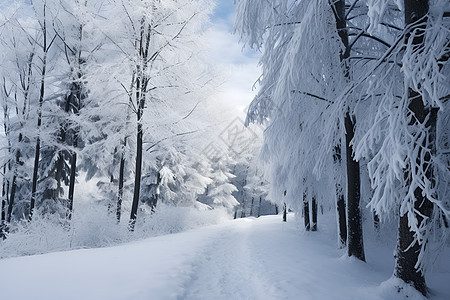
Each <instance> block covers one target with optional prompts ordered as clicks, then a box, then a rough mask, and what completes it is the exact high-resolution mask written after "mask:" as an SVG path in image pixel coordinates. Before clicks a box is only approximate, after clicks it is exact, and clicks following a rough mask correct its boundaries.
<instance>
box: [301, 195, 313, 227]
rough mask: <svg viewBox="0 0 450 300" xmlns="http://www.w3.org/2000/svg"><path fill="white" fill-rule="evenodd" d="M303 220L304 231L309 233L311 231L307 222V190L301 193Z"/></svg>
mask: <svg viewBox="0 0 450 300" xmlns="http://www.w3.org/2000/svg"><path fill="white" fill-rule="evenodd" d="M303 219H304V221H305V230H306V231H309V230H310V229H311V223H310V221H309V201H308V190H306V189H305V191H304V192H303Z"/></svg>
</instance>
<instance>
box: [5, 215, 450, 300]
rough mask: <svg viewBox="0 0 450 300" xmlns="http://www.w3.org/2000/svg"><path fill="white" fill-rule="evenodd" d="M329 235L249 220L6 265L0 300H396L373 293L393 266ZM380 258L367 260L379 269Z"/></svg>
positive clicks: (439, 287)
mask: <svg viewBox="0 0 450 300" xmlns="http://www.w3.org/2000/svg"><path fill="white" fill-rule="evenodd" d="M330 223H332V221H330ZM332 225H333V224H329V226H327V224H326V222H325V224H323V223H322V224H321V227H320V231H319V232H317V233H303V232H301V231H300V230H299V229H297V228H296V226H295V223H294V222H293V221H292V220H291V221H290V222H288V223H282V222H281V220H280V217H279V216H270V217H263V218H259V219H254V218H249V219H241V220H236V221H231V222H227V223H225V224H222V225H216V226H211V227H206V228H202V229H197V230H191V231H188V232H184V233H179V234H173V235H167V236H161V237H156V238H150V239H147V240H144V241H140V242H134V243H130V244H126V245H121V246H117V247H111V248H103V249H90V250H77V251H69V252H59V253H50V254H46V255H38V256H31V257H20V258H11V259H4V260H0V299H2V300H4V299H8V300H9V299H11V300H12V299H14V300H16V299H19V300H20V299H35V300H41V299H42V300H53V299H54V300H70V299H77V300H80V299H83V300H86V299H93V300H94V299H95V300H103V299H104V300H113V299H117V300H119V299H120V300H122V299H123V300H125V299H130V300H131V299H133V300H140V299H142V300H144V299H145V300H149V299H156V300H158V299H162V300H165V299H168V300H169V299H198V300H200V299H205V300H206V299H208V300H210V299H213V300H218V299H224V300H225V299H226V300H230V299H269V300H270V299H277V300H278V299H294V300H297V299H298V300H300V299H305V300H315V299H317V300H319V299H320V300H327V299H330V300H331V299H333V300H339V299H342V300H344V299H345V300H350V299H355V300H356V299H358V300H360V299H365V300H379V299H389V300H390V299H392V300H394V299H399V296H398V294H396V293H393V289H392V288H390V286H389V285H385V286H384V287H383V286H382V287H380V283H382V282H383V281H385V280H386V279H388V278H389V277H390V274H391V272H392V270H391V268H392V265H390V262H388V263H386V264H385V265H380V264H378V263H377V261H372V262H371V261H370V260H369V262H368V263H367V264H364V263H361V262H358V261H355V260H352V259H348V258H346V257H345V255H344V256H343V255H342V254H343V253H342V251H340V250H337V249H336V248H335V241H334V233H333V226H332ZM369 248H370V247H369ZM386 251H388V252H389V251H390V253H392V251H391V250H388V249H387V250H386ZM378 252H379V249H378V250H377V254H375V253H370V250H369V253H368V257H377V255H378V256H380V255H381V256H383V261H384V260H386V257H384V256H385V255H386V253H378ZM390 253H389V254H387V255H391V254H390ZM380 261H381V260H380ZM449 275H450V270H448V269H445V273H437V274H435V275H433V277H432V279H433V278H434V279H433V280H432V281H431V283H432V284H431V285H432V288H433V287H435V290H433V292H434V293H435V296H434V297H433V299H436V300H441V299H442V300H443V299H450V290H449V288H448V287H446V288H444V287H445V278H450V276H449ZM441 281H442V283H444V284H442V283H439V282H441ZM433 284H434V286H433ZM409 299H411V298H409Z"/></svg>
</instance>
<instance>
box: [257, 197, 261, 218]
mask: <svg viewBox="0 0 450 300" xmlns="http://www.w3.org/2000/svg"><path fill="white" fill-rule="evenodd" d="M261 201H262V197H261V196H259V205H258V218H259V217H260V216H261Z"/></svg>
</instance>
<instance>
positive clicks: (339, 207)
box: [333, 145, 347, 248]
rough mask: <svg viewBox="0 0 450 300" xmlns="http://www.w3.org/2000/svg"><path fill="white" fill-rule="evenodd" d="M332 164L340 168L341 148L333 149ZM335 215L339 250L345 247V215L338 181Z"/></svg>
mask: <svg viewBox="0 0 450 300" xmlns="http://www.w3.org/2000/svg"><path fill="white" fill-rule="evenodd" d="M333 158H334V162H335V163H336V165H337V167H338V168H342V153H341V146H340V145H339V146H336V147H335V148H334V154H333ZM336 199H337V201H336V213H337V220H338V228H337V229H338V236H339V248H343V247H345V246H346V245H347V214H346V212H345V209H346V207H345V196H344V191H343V188H342V185H341V183H340V182H339V179H337V182H336Z"/></svg>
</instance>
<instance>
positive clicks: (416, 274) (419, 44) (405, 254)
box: [394, 0, 437, 296]
mask: <svg viewBox="0 0 450 300" xmlns="http://www.w3.org/2000/svg"><path fill="white" fill-rule="evenodd" d="M428 9H429V3H428V0H404V10H405V27H408V26H414V27H415V28H414V29H415V30H417V34H416V35H415V36H414V37H413V40H412V47H414V51H415V52H418V51H421V49H422V48H423V46H424V37H425V29H426V23H427V14H428ZM413 24H415V25H413ZM410 33H411V31H409V32H408V33H407V35H406V39H405V43H408V40H409V39H410V38H411V34H410ZM408 98H409V99H410V103H409V109H410V111H411V112H412V114H413V120H412V121H411V124H409V125H410V126H418V125H420V124H424V122H425V120H426V116H427V115H428V114H431V115H430V118H429V121H428V122H427V124H425V128H426V130H427V131H428V141H429V143H430V144H431V145H433V144H434V143H435V138H436V137H435V132H433V130H435V128H436V112H437V111H436V110H434V111H433V110H431V111H430V110H428V109H426V108H425V106H424V102H423V99H422V95H421V94H420V93H418V92H417V91H414V90H413V89H411V88H409V90H408ZM414 146H417V145H414ZM422 146H424V147H425V146H426V145H422ZM424 147H423V148H424ZM432 147H433V146H432ZM433 148H434V147H433ZM422 151H423V149H422V147H421V149H420V150H419V153H417V157H416V158H413V159H415V160H416V161H417V163H418V164H422V165H423V166H424V169H425V170H427V171H426V173H425V176H426V177H427V179H428V180H430V181H433V180H434V179H433V168H432V162H431V155H430V153H429V152H427V153H425V154H424V155H422V154H423V152H422ZM431 151H432V152H433V149H431ZM422 160H423V161H422ZM409 168H411V167H409ZM411 171H413V170H409V169H407V170H405V177H406V178H407V182H408V183H407V184H408V185H409V184H411V175H410V172H411ZM422 192H423V191H422V189H421V188H420V187H417V188H416V189H415V191H414V196H415V203H414V209H415V211H414V215H415V216H414V217H415V219H416V220H417V221H418V224H419V225H420V224H423V222H427V219H426V218H427V217H429V216H431V213H432V210H433V204H432V203H431V201H429V200H428V199H427V198H426V197H424V195H423V193H422ZM409 217H410V215H409V214H407V213H405V214H404V215H401V216H400V224H399V231H398V244H397V251H396V255H395V257H396V266H395V271H394V275H395V276H396V277H398V278H400V279H401V280H403V281H404V282H406V283H408V284H410V285H412V286H414V287H415V288H416V289H417V290H418V291H419V292H421V293H422V294H423V295H424V296H427V294H428V293H427V286H426V282H425V277H424V274H423V273H422V271H421V270H418V269H417V268H416V264H417V263H418V259H419V254H420V248H421V246H420V245H419V243H418V242H417V241H415V238H414V233H413V232H412V231H411V229H410V227H409V225H408V224H409V221H410V220H409ZM424 242H425V243H426V241H424Z"/></svg>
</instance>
